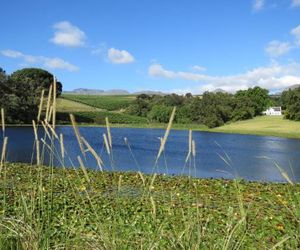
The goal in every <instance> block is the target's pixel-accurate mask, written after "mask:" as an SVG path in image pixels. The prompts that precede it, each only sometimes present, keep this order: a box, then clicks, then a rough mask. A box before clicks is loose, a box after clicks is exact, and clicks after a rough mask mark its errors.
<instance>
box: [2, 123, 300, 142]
mask: <svg viewBox="0 0 300 250" xmlns="http://www.w3.org/2000/svg"><path fill="white" fill-rule="evenodd" d="M229 125H230V124H229ZM5 126H6V127H8V128H9V127H32V125H31V124H6V125H5ZM56 126H61V127H67V126H72V124H59V123H57V125H56ZM77 126H78V127H101V128H102V127H103V128H105V127H106V125H104V124H96V123H77ZM224 126H226V125H223V126H221V127H217V128H212V129H210V128H207V127H205V126H204V125H197V124H173V125H172V128H171V129H172V130H189V129H191V130H193V131H199V132H209V133H224V134H239V135H256V136H270V137H279V138H287V139H298V140H299V139H300V133H298V134H290V133H281V132H274V131H259V130H258V131H250V130H241V129H240V130H239V129H232V130H227V129H224ZM110 127H111V128H144V129H166V127H167V124H159V123H152V124H117V123H112V124H110Z"/></svg>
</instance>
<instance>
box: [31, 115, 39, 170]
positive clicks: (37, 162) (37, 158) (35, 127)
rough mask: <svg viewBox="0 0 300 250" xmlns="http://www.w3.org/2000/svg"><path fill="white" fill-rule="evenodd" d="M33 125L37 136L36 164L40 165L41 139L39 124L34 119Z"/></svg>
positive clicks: (35, 136)
mask: <svg viewBox="0 0 300 250" xmlns="http://www.w3.org/2000/svg"><path fill="white" fill-rule="evenodd" d="M32 127H33V131H34V138H35V147H36V164H37V165H38V166H39V165H41V161H40V141H39V137H38V131H37V126H36V123H35V121H34V120H32Z"/></svg>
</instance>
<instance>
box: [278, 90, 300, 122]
mask: <svg viewBox="0 0 300 250" xmlns="http://www.w3.org/2000/svg"><path fill="white" fill-rule="evenodd" d="M281 99H282V104H283V106H284V108H285V109H286V111H285V117H286V118H287V119H290V120H295V121H300V88H296V89H294V90H291V89H290V90H288V91H284V92H283V93H282V97H281Z"/></svg>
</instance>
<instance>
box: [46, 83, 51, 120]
mask: <svg viewBox="0 0 300 250" xmlns="http://www.w3.org/2000/svg"><path fill="white" fill-rule="evenodd" d="M52 88H53V86H52V85H50V87H49V92H48V98H47V106H46V120H47V121H48V122H49V121H50V118H49V112H50V107H51V97H52Z"/></svg>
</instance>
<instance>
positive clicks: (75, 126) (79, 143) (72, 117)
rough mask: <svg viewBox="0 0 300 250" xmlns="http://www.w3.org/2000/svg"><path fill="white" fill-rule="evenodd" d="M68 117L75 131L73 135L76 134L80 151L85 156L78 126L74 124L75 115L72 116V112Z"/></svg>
mask: <svg viewBox="0 0 300 250" xmlns="http://www.w3.org/2000/svg"><path fill="white" fill-rule="evenodd" d="M70 119H71V123H72V126H73V129H74V132H75V136H76V139H77V142H78V145H79V147H80V151H81V153H82V154H83V155H84V156H85V151H84V147H83V144H82V140H81V135H80V132H79V130H78V127H77V125H76V121H75V117H74V115H73V114H70Z"/></svg>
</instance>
